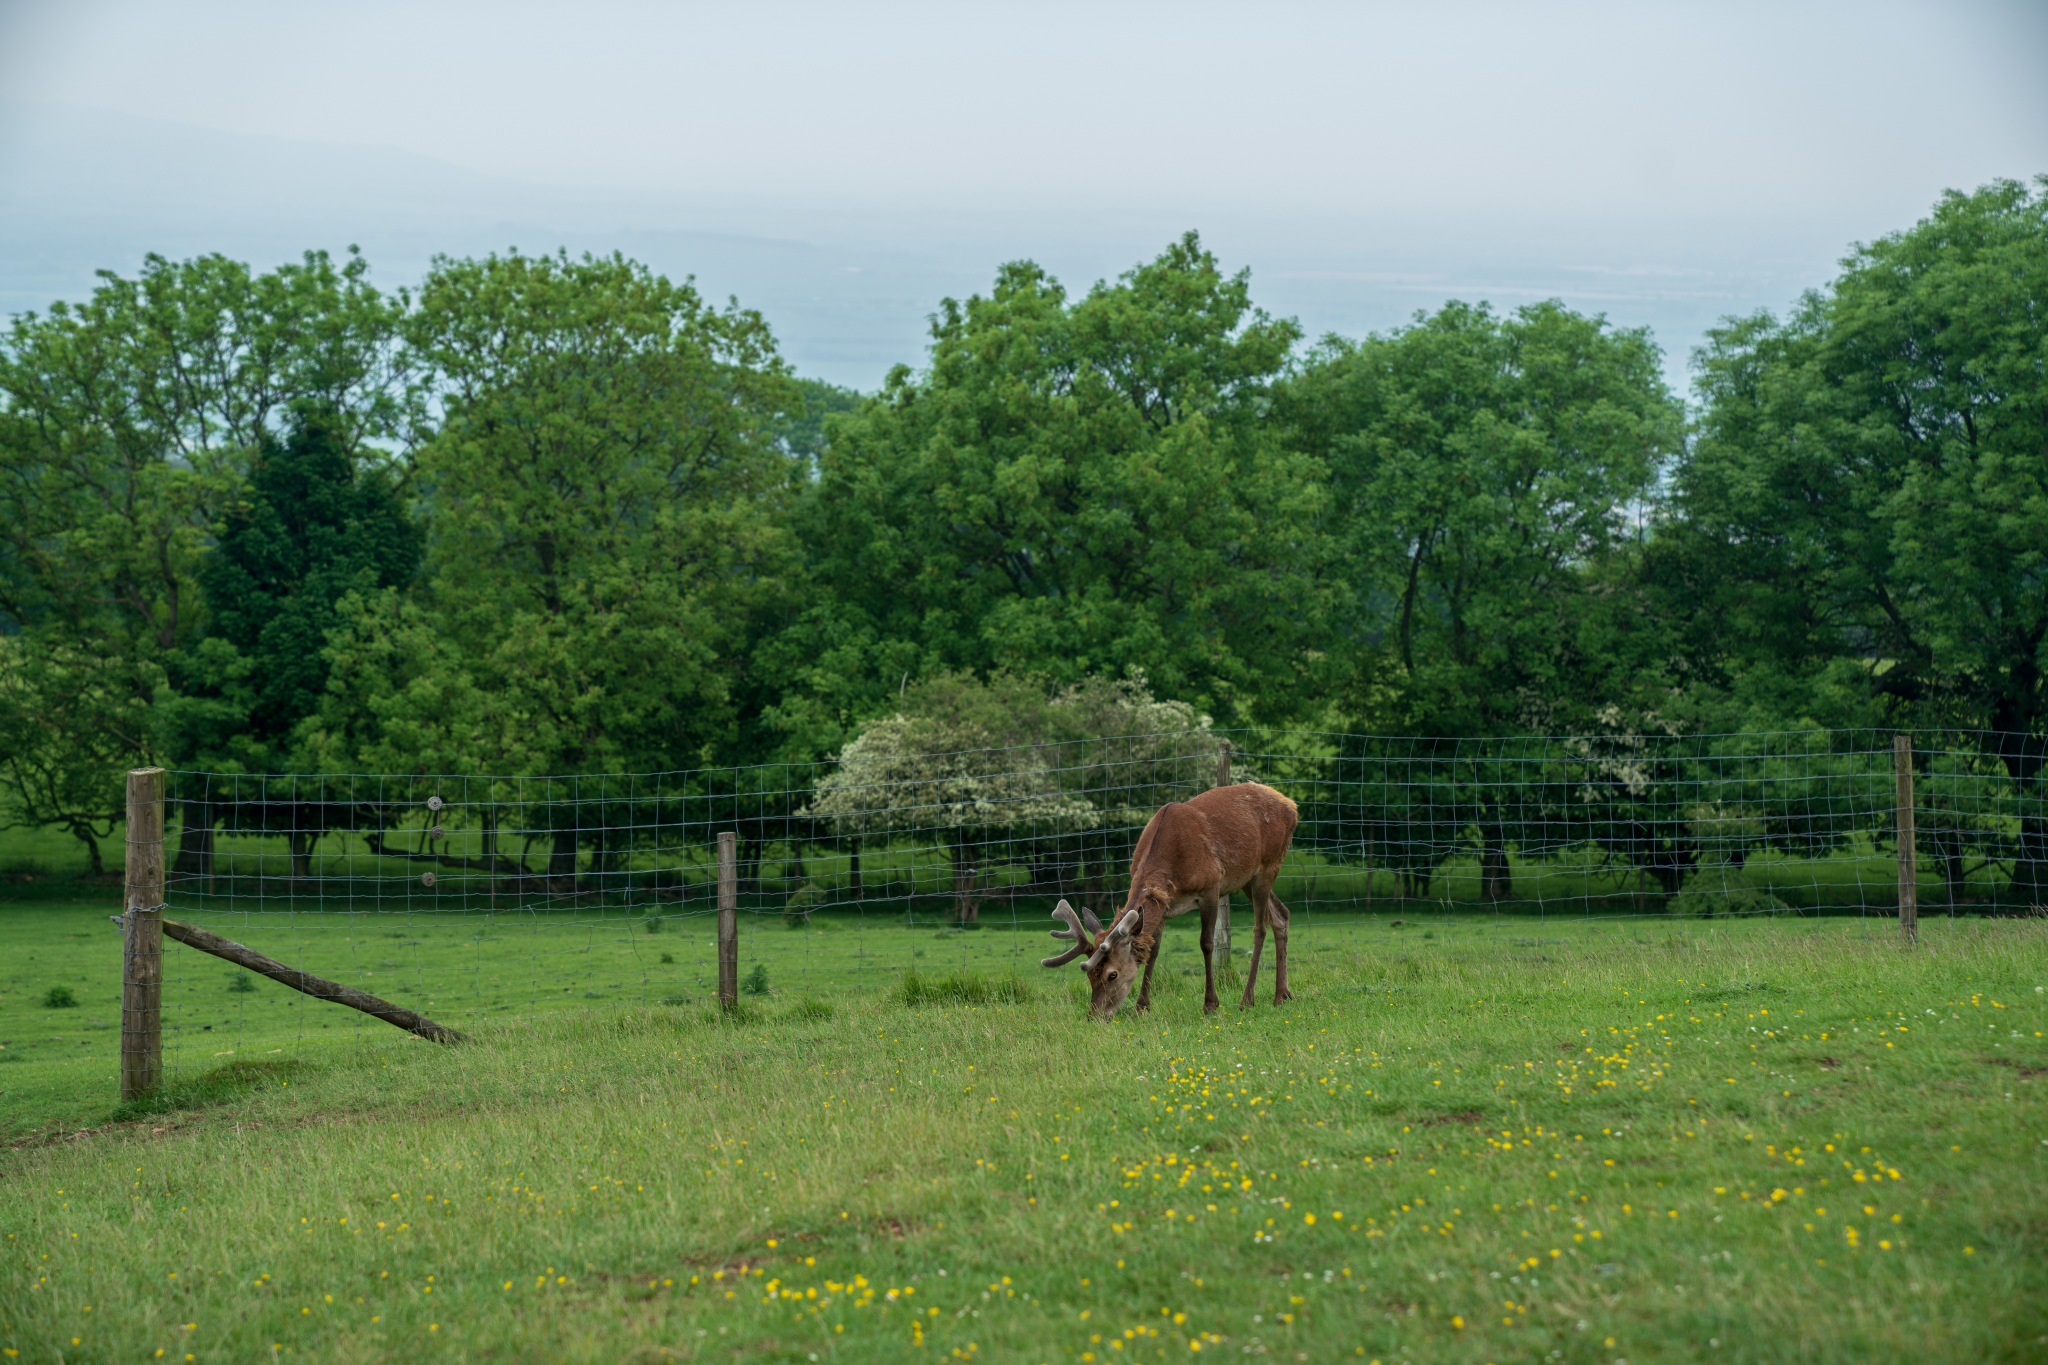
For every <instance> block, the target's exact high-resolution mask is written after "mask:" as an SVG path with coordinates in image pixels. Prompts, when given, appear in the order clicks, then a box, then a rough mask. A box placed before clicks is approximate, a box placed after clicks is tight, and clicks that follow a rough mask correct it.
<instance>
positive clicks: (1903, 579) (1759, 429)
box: [0, 179, 2048, 899]
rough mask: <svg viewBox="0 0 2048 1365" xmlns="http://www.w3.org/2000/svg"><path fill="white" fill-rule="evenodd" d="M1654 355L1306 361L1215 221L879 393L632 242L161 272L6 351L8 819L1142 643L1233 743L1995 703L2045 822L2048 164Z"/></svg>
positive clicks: (504, 765)
mask: <svg viewBox="0 0 2048 1365" xmlns="http://www.w3.org/2000/svg"><path fill="white" fill-rule="evenodd" d="M1661 365H1662V355H1661V353H1660V351H1659V349H1658V347H1657V345H1656V343H1655V341H1654V339H1653V338H1652V337H1651V336H1650V335H1649V334H1648V333H1647V332H1646V331H1643V330H1630V329H1621V328H1615V327H1612V326H1610V325H1608V324H1607V323H1606V321H1605V320H1604V319H1603V318H1600V317H1597V316H1593V317H1589V316H1586V315H1583V314H1580V313H1577V312H1575V311H1573V310H1571V309H1569V308H1566V307H1564V306H1562V305H1561V304H1558V303H1555V302H1551V303H1542V304H1535V305H1531V306H1528V307H1524V308H1520V309H1517V310H1515V311H1513V312H1511V313H1502V312H1497V311H1495V310H1493V309H1491V308H1489V307H1487V306H1486V305H1484V304H1476V305H1475V304H1467V303H1451V304H1448V305H1446V306H1445V307H1443V308H1442V309H1440V310H1438V311H1437V312H1435V313H1433V314H1429V315H1426V316H1422V315H1419V316H1418V317H1417V318H1416V320H1415V321H1414V323H1413V324H1412V325H1411V326H1408V327H1405V328H1402V329H1399V330H1397V331H1394V332H1391V333H1387V334H1384V335H1374V336H1369V337H1366V338H1363V339H1358V340H1347V339H1342V338H1328V339H1325V340H1323V341H1321V342H1319V343H1315V344H1309V343H1308V339H1307V338H1305V337H1304V336H1303V335H1302V333H1301V330H1300V328H1299V327H1298V326H1296V325H1295V324H1294V323H1292V322H1290V321H1287V320H1284V319H1275V318H1272V317H1270V316H1268V315H1266V314H1265V313H1264V312H1262V311H1260V310H1259V309H1258V308H1256V307H1255V306H1254V304H1253V302H1252V298H1251V287H1250V280H1249V277H1248V275H1247V274H1245V273H1240V274H1236V275H1232V274H1229V273H1227V272H1226V271H1225V270H1224V269H1223V268H1222V267H1221V266H1220V265H1219V264H1218V262H1217V261H1216V260H1215V258H1214V257H1213V256H1212V255H1211V254H1210V253H1209V252H1208V251H1207V250H1205V249H1204V248H1203V246H1202V245H1201V243H1200V241H1199V240H1198V239H1197V238H1196V237H1195V236H1193V235H1192V234H1190V235H1189V236H1188V237H1186V238H1184V239H1183V240H1181V241H1180V242H1177V243H1175V244H1173V245H1172V246H1170V247H1169V248H1168V249H1167V250H1166V251H1165V252H1164V253H1163V254H1162V255H1160V256H1159V258H1158V259H1156V260H1154V261H1151V262H1149V263H1147V264H1144V265H1141V266H1139V267H1137V268H1136V269H1134V270H1132V271H1131V272H1129V273H1128V274H1126V275H1125V276H1123V277H1121V278H1120V279H1118V280H1117V281H1115V282H1113V283H1105V284H1099V285H1097V286H1095V287H1094V288H1093V289H1091V290H1089V291H1088V292H1087V293H1086V294H1085V295H1081V296H1073V295H1070V294H1069V293H1068V292H1067V291H1066V290H1065V289H1063V288H1062V287H1061V285H1060V284H1059V283H1058V282H1057V281H1055V280H1053V279H1051V278H1050V277H1049V276H1047V275H1046V274H1045V273H1044V272H1043V271H1042V270H1040V269H1039V268H1038V267H1036V266H1034V265H1031V264H1029V263H1017V264H1012V265H1008V266H1005V267H1003V268H1002V269H1001V270H1000V271H999V272H998V274H997V276H996V279H995V283H994V286H993V288H992V289H991V290H990V292H989V293H988V294H987V295H986V296H976V297H973V298H970V299H968V300H966V301H964V302H955V301H952V300H947V301H945V302H943V303H942V304H941V306H940V308H939V311H938V313H937V314H936V315H935V317H934V319H933V325H932V340H931V346H930V349H929V353H928V355H927V356H926V358H925V361H924V364H923V365H922V367H919V368H911V367H908V366H904V367H899V368H898V369H896V370H895V371H894V372H892V373H891V374H890V376H889V377H888V379H887V381H886V383H885V384H884V385H883V387H882V389H881V391H880V392H878V393H876V394H873V395H866V396H862V395H856V394H853V393H850V392H846V391H843V390H839V389H835V388H833V387H831V386H829V385H825V384H821V383H818V382H816V381H810V380H804V379H801V378H799V377H797V376H795V375H794V374H793V373H792V372H791V371H790V369H789V367H788V366H787V365H786V364H785V363H784V362H783V360H782V359H781V358H780V356H779V354H778V352H777V350H776V346H775V341H774V338H773V335H772V333H771V331H770V329H769V326H768V324H767V322H766V321H765V320H764V319H763V318H762V317H761V316H760V315H759V314H758V313H755V312H753V311H751V310H748V309H745V308H742V307H740V306H739V305H738V304H737V303H732V304H728V305H726V306H724V307H719V306H716V305H714V304H712V303H710V302H708V301H706V300H705V299H703V298H702V297H701V296H700V295H699V294H698V293H697V292H696V290H695V289H694V288H693V287H692V286H691V285H690V284H689V283H687V282H686V283H680V284H678V283H675V282H671V281H669V280H666V279H663V278H661V277H659V276H656V275H654V274H652V273H651V272H649V271H648V270H646V269H645V268H644V267H642V266H639V265H637V264H635V263H633V262H631V261H628V260H625V259H623V258H618V257H612V258H589V257H586V258H583V259H580V260H577V259H570V258H568V257H566V256H556V257H528V256H522V255H518V254H512V255H507V256H494V257H491V258H488V259H484V260H450V259H445V258H444V259H440V260H438V261H437V262H436V263H435V265H434V268H433V269H432V270H431V271H430V272H429V274H428V275H427V277H426V279H425V280H424V281H423V282H422V283H421V284H420V285H419V286H418V288H417V289H414V290H399V291H395V292H388V293H387V292H383V291H380V290H378V289H376V288H374V287H373V286H372V285H371V283H370V282H369V279H368V272H367V266H366V264H365V263H364V262H363V261H362V259H361V258H360V257H359V256H357V255H355V254H353V253H351V254H350V255H349V256H348V257H347V258H346V259H345V260H343V261H341V262H338V263H337V262H336V261H334V260H332V259H330V258H329V257H328V256H326V255H324V254H321V253H311V254H309V255H308V256H307V257H306V258H305V259H304V261H303V262H302V263H299V264H296V265H289V266H285V267H282V268H280V269H277V270H275V271H271V272H269V273H257V272H255V271H252V270H251V269H249V268H248V267H246V266H244V265H242V264H239V263H236V262H233V261H229V260H226V259H224V258H221V257H205V258H201V259H197V260H192V261H187V262H181V263H180V262H170V261H166V260H162V259H157V258H152V259H150V260H149V261H148V262H147V263H146V264H145V266H144V268H143V270H142V271H141V273H140V274H139V275H138V276H137V277H135V278H132V279H130V278H123V277H119V276H115V275H112V274H107V275H104V276H103V283H102V285H101V286H100V287H99V288H98V289H97V290H96V291H95V292H94V293H93V295H92V297H91V298H89V299H87V300H85V301H83V302H80V303H77V304H59V305H55V306H53V307H52V308H51V309H50V310H49V311H48V312H47V313H45V314H42V315H35V314H30V315H25V316H22V317H19V318H17V319H15V320H14V322H13V324H12V326H11V328H10V329H9V330H8V332H7V335H6V341H5V345H4V348H0V753H4V773H0V787H4V791H0V799H4V802H5V811H4V815H0V819H4V820H5V821H8V822H12V823H16V824H21V823H28V824H39V825H52V826H58V827H62V828H65V829H69V830H71V831H72V832H73V833H75V834H77V835H79V837H80V838H81V839H84V840H85V841H86V842H87V843H88V844H92V843H93V842H94V841H95V840H96V839H97V838H99V837H104V832H105V831H106V829H107V828H108V824H107V822H108V820H109V818H110V817H111V815H112V814H113V806H114V804H115V801H116V799H117V797H118V789H117V787H116V786H115V784H114V783H113V782H112V780H111V778H110V774H112V773H115V772H117V771H118V770H120V769H121V768H124V767H127V766H130V765H132V764H134V763H136V762H137V761H140V760H142V759H145V758H147V759H152V760H155V761H159V762H164V763H167V764H170V765H174V766H177V767H182V768H197V769H207V770H212V771H223V772H244V773H251V774H259V773H282V772H309V773H320V772H324V773H346V772H374V773H423V772H467V773H497V774H505V775H509V776H520V775H532V774H574V773H596V772H621V771H655V770H672V769H677V768H694V767H703V766H707V765H747V764H753V763H759V762H768V761H796V762H801V761H806V760H810V759H814V758H818V757H823V756H828V755H830V754H833V753H835V752H837V751H838V750H839V749H840V748H841V747H842V746H844V745H845V744H847V743H848V742H849V741H850V740H851V739H853V738H854V737H855V736H856V735H857V734H859V733H860V731H861V727H862V726H863V725H864V724H866V723H868V722H870V721H874V720H876V719H878V718H886V717H889V716H892V715H894V714H896V713H897V712H898V710H899V709H900V708H901V706H902V704H903V700H904V698H905V696H906V695H907V694H908V693H909V691H910V690H911V689H912V687H913V685H914V684H916V683H919V682H924V683H927V684H929V683H931V682H932V681H933V680H940V679H960V678H963V677H972V678H981V679H1007V680H1010V682H1009V685H1014V683H1015V680H1018V679H1028V680H1031V683H1032V686H1034V687H1036V688H1037V689H1038V691H1039V694H1040V695H1042V696H1051V695H1053V694H1055V693H1057V692H1059V691H1060V690H1061V689H1066V688H1071V687H1072V686H1074V685H1076V684H1081V683H1084V682H1086V681H1087V680H1089V679H1126V678H1130V677H1132V676H1134V675H1135V674H1137V673H1139V672H1142V674H1143V676H1144V678H1145V679H1146V685H1147V687H1148V688H1149V692H1148V693H1147V695H1148V696H1151V695H1156V696H1158V697H1162V698H1171V699H1174V700H1175V701H1177V702H1180V703H1184V704H1185V705H1186V706H1187V707H1188V708H1190V710H1191V713H1199V714H1202V715H1206V716H1209V717H1213V718H1214V723H1215V724H1216V725H1218V726H1223V727H1235V726H1248V725H1257V726H1281V727H1285V726H1293V727H1307V728H1319V729H1328V730H1341V731H1353V732H1365V731H1370V732H1379V733H1396V734H1409V735H1437V736H1445V737H1452V738H1455V737H1470V736H1496V737H1497V736H1505V735H1516V734H1551V735H1562V734H1598V735H1606V736H1617V735H1633V734H1653V733H1661V734H1699V733H1710V732H1726V731H1743V730H1762V729H1783V728H1795V727H1805V726H1821V727H1829V726H1841V727H1850V726H1872V725H1875V726H1939V727H1943V728H1951V729H1953V728H1964V729H1981V730H1985V731H1995V732H1998V738H1995V739H1992V740H1988V741H1987V744H1988V745H1989V746H1990V747H1991V749H1992V751H1993V752H1994V753H1995V755H1996V757H1997V759H1998V761H1999V762H2001V763H2002V764H2003V765H2004V767H2005V769H2006V771H2007V773H2008V775H2009V777H2010V779H2011V780H2012V781H2013V782H2014V783H2015V784H2016V786H2017V789H2018V790H2019V791H2020V792H2021V794H2022V798H2023V807H2024V810H2023V811H2022V814H2023V815H2024V816H2025V820H2026V822H2027V824H2028V828H2029V829H2030V830H2031V831H2032V833H2031V834H2029V835H2027V836H2025V837H2024V838H2023V840H2022V842H2023V843H2024V842H2025V838H2034V839H2038V840H2042V841H2048V823H2044V822H2043V820H2042V818H2041V813H2040V812H2041V801H2042V797H2043V795H2044V792H2043V790H2042V788H2043V787H2044V786H2048V782H2044V780H2043V777H2042V770H2043V763H2044V754H2043V745H2042V736H2043V735H2044V732H2048V724H2044V721H2048V715H2044V704H2048V697H2044V690H2043V681H2042V679H2043V674H2044V669H2048V179H2044V180H2042V181H2037V182H2036V183H2034V184H2032V185H2027V184H2022V183H2018V182H2002V183H1998V184H1994V185H1991V186H1989V187H1986V188H1984V189H1982V190H1980V191H1978V192H1976V193H1974V194H1967V195H1965V194H1951V195H1948V196H1947V197H1945V198H1944V199H1943V200H1942V201H1941V202H1940V203H1939V204H1938V205H1936V206H1935V208H1934V210H1933V212H1932V213H1931V214H1930V215H1929V217H1928V218H1927V219H1926V220H1924V221H1923V222H1921V223H1919V224H1917V225H1916V226H1914V227H1913V228H1911V229H1910V230H1907V231H1903V232H1899V233H1896V234H1894V235H1892V236H1888V237H1884V238H1881V239H1879V240H1877V241H1875V242H1873V243H1872V244H1870V245H1867V246H1860V247H1857V248H1856V249H1855V250H1854V251H1853V252H1852V253H1851V254H1850V255H1849V256H1848V257H1847V258H1846V259H1845V261H1844V262H1843V270H1842V274H1841V275H1840V276H1839V278H1838V279H1836V280H1835V282H1834V283H1833V284H1832V285H1831V286H1829V287H1828V288H1827V289H1825V290H1821V291H1818V292H1816V293H1813V294H1810V295H1808V296H1807V297H1805V298H1803V299H1801V300H1799V301H1797V303H1796V304H1795V305H1794V306H1793V307H1792V308H1791V309H1790V311H1789V312H1788V313H1786V314H1785V315H1783V316H1777V315H1773V314H1768V313H1760V314H1757V315H1755V316H1752V317H1746V318H1739V319H1733V320H1730V321H1729V322H1727V323H1726V324H1725V325H1723V326H1722V327H1720V328H1719V329H1717V330H1715V331H1714V332H1713V333H1711V334H1710V336H1709V339H1708V341H1707V343H1706V344H1705V345H1704V346H1703V347H1702V348H1701V349H1700V350H1699V351H1698V352H1697V354H1696V356H1695V358H1694V370H1695V375H1696V384H1697V404H1696V406H1695V408H1694V409H1693V410H1691V411H1690V412H1688V410H1687V408H1686V406H1685V405H1684V404H1683V403H1682V402H1681V401H1680V399H1679V398H1678V396H1677V395H1675V394H1673V393H1672V392H1670V391H1669V389H1668V388H1667V386H1666V385H1665V383H1664V381H1663V378H1662V371H1661ZM948 686H951V684H948ZM2043 848H2044V849H2048V842H2044V843H2043ZM2040 852H2041V851H2040V850H2036V853H2035V855H2027V854H2025V853H2024V852H2023V854H2022V856H2021V857H2020V858H2019V860H2018V864H2017V866H2020V867H2027V868H2037V869H2038V868H2043V867H2048V862H2044V861H2043V858H2042V856H2038V855H2039V854H2040ZM95 856H97V855H95ZM2043 898H2044V899H2048V891H2044V896H2043Z"/></svg>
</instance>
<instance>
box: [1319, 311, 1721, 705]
mask: <svg viewBox="0 0 2048 1365" xmlns="http://www.w3.org/2000/svg"><path fill="white" fill-rule="evenodd" d="M1659 361H1660V356H1659V353H1658V350H1657V348H1656V346H1655V344H1654V343H1653V342H1652V341H1651V340H1650V337H1649V334H1648V332H1647V331H1644V330H1615V329H1611V328H1609V327H1608V326H1607V325H1606V322H1605V321H1604V320H1603V319H1601V318H1598V317H1591V318H1589V317H1584V316H1581V315H1580V314H1577V313H1574V312H1572V311H1571V310H1569V309H1567V308H1564V307H1563V306H1561V305H1559V304H1556V303H1544V304H1536V305H1532V306H1530V307H1526V308H1523V309H1520V310H1518V311H1517V312H1516V313H1515V314H1513V315H1512V316H1509V317H1500V316H1497V315H1495V314H1494V313H1493V312H1492V311H1491V310H1490V309H1488V308H1487V307H1486V306H1485V305H1484V304H1480V305H1476V306H1475V305H1470V304H1464V303H1451V304H1447V305H1445V307H1444V308H1443V309H1441V310H1440V311H1439V312H1437V313H1436V314H1434V315H1430V316H1421V315H1418V317H1417V319H1416V323H1415V325H1414V326H1412V327H1409V328H1405V329H1403V330H1401V331H1398V332H1395V333H1392V334H1389V335H1385V336H1374V337H1368V338H1366V339H1365V340H1363V341H1359V342H1348V341H1344V340H1341V339H1337V338H1332V339H1330V340H1328V341H1326V342H1325V343H1324V344H1323V346H1322V347H1321V348H1320V350H1319V352H1318V354H1317V355H1315V356H1314V357H1312V358H1311V361H1310V363H1309V364H1308V365H1306V366H1305V367H1304V370H1303V373H1302V374H1301V375H1300V376H1299V377H1298V378H1296V379H1295V380H1294V381H1293V382H1292V383H1291V384H1290V385H1289V386H1288V391H1287V394H1286V401H1285V404H1284V408H1283V410H1284V411H1285V413H1286V414H1287V416H1288V418H1289V419H1290V420H1291V421H1292V422H1293V423H1294V424H1295V425H1296V427H1297V429H1298V430H1299V432H1300V433H1301V439H1302V441H1303V443H1304V444H1306V445H1307V446H1308V448H1309V449H1310V450H1312V451H1316V452H1318V453H1320V454H1322V455H1323V458H1324V459H1326V460H1327V461H1328V463H1329V466H1330V471H1331V483H1332V488H1333V497H1334V500H1335V504H1336V506H1335V513H1334V516H1333V518H1332V519H1333V522H1334V523H1335V524H1336V525H1338V526H1340V527H1342V528H1343V529H1342V533H1341V534H1342V536H1343V552H1344V560H1343V570H1344V579H1345V588H1346V593H1347V597H1348V602H1347V607H1348V612H1347V615H1346V618H1345V620H1344V626H1345V636H1346V640H1345V644H1346V646H1348V648H1349V649H1350V651H1352V657H1353V658H1354V659H1355V660H1357V661H1358V663H1359V668H1358V671H1357V673H1356V675H1355V682H1354V687H1355V688H1356V689H1357V690H1358V693H1359V695H1360V696H1361V697H1362V696H1365V695H1366V694H1368V693H1369V692H1372V691H1373V690H1375V689H1376V690H1377V691H1378V692H1379V694H1380V696H1381V700H1380V701H1379V702H1377V703H1376V706H1377V709H1380V710H1381V711H1382V712H1383V714H1384V713H1386V712H1388V711H1391V713H1392V714H1391V715H1389V716H1388V717H1387V718H1388V719H1390V720H1391V719H1395V718H1398V722H1399V723H1400V724H1401V725H1403V726H1404V727H1406V728H1407V729H1408V731H1409V733H1413V734H1436V735H1445V736H1457V735H1489V734H1502V733H1512V732H1526V731H1527V730H1528V729H1529V728H1530V727H1531V725H1532V723H1534V724H1535V725H1536V726H1537V728H1543V726H1544V723H1545V722H1546V721H1547V720H1549V718H1550V716H1551V715H1552V714H1553V713H1555V712H1557V711H1559V710H1569V709H1571V708H1572V707H1574V706H1575V705H1577V704H1578V702H1577V699H1579V698H1583V697H1586V695H1587V693H1586V690H1585V681H1586V674H1587V671H1588V668H1589V666H1590V667H1591V668H1592V669H1593V670H1595V671H1597V670H1598V668H1599V665H1600V663H1601V662H1602V661H1600V660H1598V659H1591V658H1588V657H1587V653H1586V646H1587V637H1586V632H1587V630H1588V628H1589V627H1590V626H1592V625H1593V624H1594V623H1595V621H1596V619H1597V606H1596V604H1595V602H1594V600H1593V599H1594V594H1593V593H1592V592H1591V591H1590V590H1589V589H1590V588H1591V586H1592V582H1593V579H1592V575H1591V571H1592V570H1594V569H1595V568H1596V567H1597V566H1599V565H1600V564H1601V563H1602V562H1603V561H1604V560H1606V559H1608V558H1609V557H1611V556H1613V555H1615V554H1616V553H1617V552H1618V551H1620V550H1621V549H1622V548H1623V547H1625V546H1626V544H1627V543H1628V540H1629V538H1630V512H1631V508H1632V506H1633V505H1634V504H1637V503H1638V502H1639V501H1640V500H1641V499H1643V498H1645V497H1646V496H1648V494H1649V493H1650V492H1651V491H1652V488H1653V485H1654V482H1655V480H1656V478H1657V475H1658V472H1659V470H1660V468H1661V467H1662V465H1663V464H1664V462H1665V461H1667V460H1668V459H1670V458H1671V457H1672V456H1673V455H1675V454H1676V453H1677V452H1678V449H1679V444H1680V436H1681V415H1680V412H1679V408H1678V405H1677V404H1676V402H1675V401H1674V400H1673V399H1672V397H1671V395H1670V394H1669V393H1668V392H1667V391H1666V389H1665V387H1664V384H1663V381H1662V379H1661V377H1660V374H1659ZM1591 700H1592V701H1593V703H1594V704H1595V705H1597V704H1598V703H1599V701H1601V700H1604V699H1603V698H1600V697H1598V696H1597V694H1596V695H1595V696H1593V697H1592V698H1591ZM1553 723H1554V722H1553Z"/></svg>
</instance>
